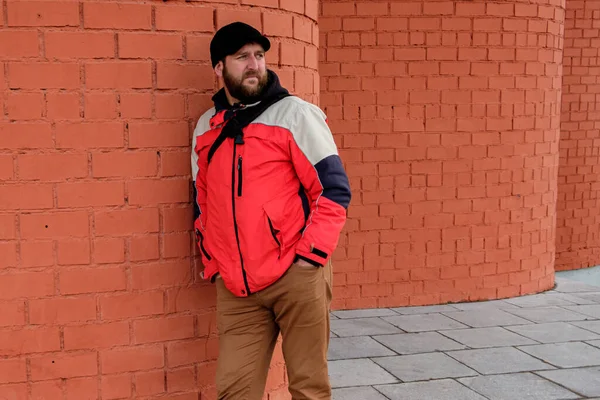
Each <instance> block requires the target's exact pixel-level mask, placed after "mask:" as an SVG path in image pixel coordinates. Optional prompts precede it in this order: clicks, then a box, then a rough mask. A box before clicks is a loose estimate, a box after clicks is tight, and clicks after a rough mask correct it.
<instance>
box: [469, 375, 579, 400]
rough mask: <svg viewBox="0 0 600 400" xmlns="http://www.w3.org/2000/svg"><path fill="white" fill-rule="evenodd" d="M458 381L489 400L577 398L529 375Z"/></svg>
mask: <svg viewBox="0 0 600 400" xmlns="http://www.w3.org/2000/svg"><path fill="white" fill-rule="evenodd" d="M459 381H460V382H461V383H462V384H464V385H467V386H468V387H470V388H471V389H473V390H475V391H476V392H478V393H480V394H482V395H484V396H486V397H487V398H488V399H490V400H515V399H527V400H558V399H560V400H566V399H578V398H579V396H578V395H576V394H575V393H572V392H570V391H568V390H567V389H564V388H562V387H560V386H558V385H557V384H555V383H552V382H550V381H547V380H545V379H543V378H540V377H539V376H536V375H534V374H531V373H521V374H508V375H487V376H477V377H474V378H462V379H459Z"/></svg>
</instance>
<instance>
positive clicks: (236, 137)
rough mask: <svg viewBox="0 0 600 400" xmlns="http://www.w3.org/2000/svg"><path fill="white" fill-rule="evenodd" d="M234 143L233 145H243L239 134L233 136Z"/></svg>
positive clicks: (242, 139)
mask: <svg viewBox="0 0 600 400" xmlns="http://www.w3.org/2000/svg"><path fill="white" fill-rule="evenodd" d="M234 143H235V144H244V138H242V135H240V134H237V135H236V136H235V141H234Z"/></svg>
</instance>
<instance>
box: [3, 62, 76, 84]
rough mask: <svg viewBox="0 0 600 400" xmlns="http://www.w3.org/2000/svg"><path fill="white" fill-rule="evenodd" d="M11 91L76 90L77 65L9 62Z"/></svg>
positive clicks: (69, 63)
mask: <svg viewBox="0 0 600 400" xmlns="http://www.w3.org/2000/svg"><path fill="white" fill-rule="evenodd" d="M8 84H9V87H10V88H11V89H74V88H78V87H79V85H80V83H79V65H78V64H77V63H72V62H64V63H56V62H53V63H49V62H11V63H9V64H8Z"/></svg>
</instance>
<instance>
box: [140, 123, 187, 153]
mask: <svg viewBox="0 0 600 400" xmlns="http://www.w3.org/2000/svg"><path fill="white" fill-rule="evenodd" d="M189 131H190V130H189V126H188V124H187V123H185V122H131V123H130V124H129V147H130V148H145V147H161V148H162V147H183V146H188V145H189V137H190V133H189Z"/></svg>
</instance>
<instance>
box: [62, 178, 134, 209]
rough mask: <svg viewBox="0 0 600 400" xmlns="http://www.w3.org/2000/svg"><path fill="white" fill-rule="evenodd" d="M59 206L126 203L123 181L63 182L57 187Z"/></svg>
mask: <svg viewBox="0 0 600 400" xmlns="http://www.w3.org/2000/svg"><path fill="white" fill-rule="evenodd" d="M56 192H57V197H58V206H59V207H61V208H62V207H86V206H117V205H122V204H124V203H125V186H124V184H123V183H122V182H81V183H61V184H58V185H57V187H56Z"/></svg>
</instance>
